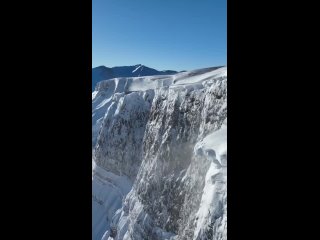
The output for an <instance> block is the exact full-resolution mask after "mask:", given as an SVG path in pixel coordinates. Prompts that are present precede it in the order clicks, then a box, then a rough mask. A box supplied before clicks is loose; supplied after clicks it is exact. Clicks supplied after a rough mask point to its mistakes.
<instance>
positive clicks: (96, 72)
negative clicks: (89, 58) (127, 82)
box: [92, 63, 177, 90]
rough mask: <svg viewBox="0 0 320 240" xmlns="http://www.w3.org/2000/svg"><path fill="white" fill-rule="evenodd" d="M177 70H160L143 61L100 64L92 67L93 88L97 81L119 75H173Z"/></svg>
mask: <svg viewBox="0 0 320 240" xmlns="http://www.w3.org/2000/svg"><path fill="white" fill-rule="evenodd" d="M176 73H177V71H173V70H164V71H159V70H156V69H154V68H150V67H147V66H145V65H143V64H141V63H139V64H136V65H133V66H117V67H112V68H109V67H106V66H98V67H95V68H92V90H94V88H95V86H96V84H97V82H100V81H102V80H108V79H112V78H117V77H143V76H155V75H172V74H176Z"/></svg>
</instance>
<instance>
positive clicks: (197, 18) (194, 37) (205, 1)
mask: <svg viewBox="0 0 320 240" xmlns="http://www.w3.org/2000/svg"><path fill="white" fill-rule="evenodd" d="M226 2H227V0H92V66H93V67H96V66H100V65H105V66H107V67H113V66H126V65H135V64H144V65H146V66H148V67H152V68H156V69H157V70H166V69H172V70H177V71H181V70H192V69H197V68H203V67H210V66H217V65H226V63H227V9H226V4H227V3H226Z"/></svg>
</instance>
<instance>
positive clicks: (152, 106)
mask: <svg viewBox="0 0 320 240" xmlns="http://www.w3.org/2000/svg"><path fill="white" fill-rule="evenodd" d="M92 148H93V169H92V186H93V191H92V209H93V212H92V219H93V220H92V224H93V225H92V227H93V232H92V238H93V239H94V240H101V239H102V240H111V239H115V240H142V239H147V240H163V239H168V240H169V239H171V240H173V239H175V240H182V239H184V240H189V239H190V240H191V239H194V240H200V239H203V240H204V239H214V240H218V239H219V240H225V239H227V191H226V189H227V68H226V67H220V68H206V69H198V70H194V71H189V72H180V73H177V74H174V75H162V76H147V77H121V78H113V79H109V80H106V81H101V82H99V83H98V84H97V86H96V88H95V91H94V92H93V93H92Z"/></svg>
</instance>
